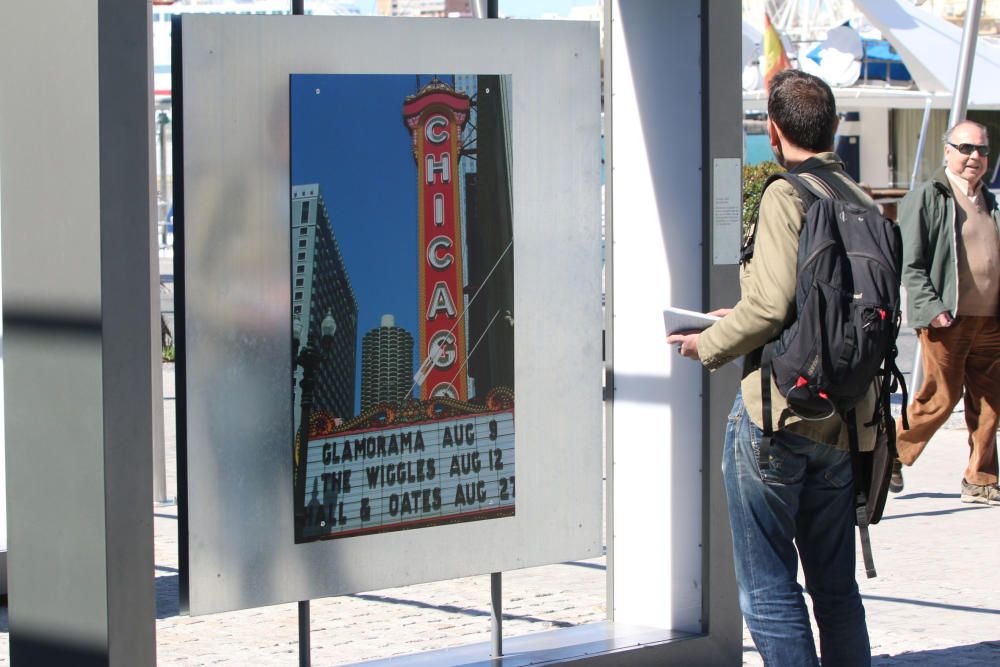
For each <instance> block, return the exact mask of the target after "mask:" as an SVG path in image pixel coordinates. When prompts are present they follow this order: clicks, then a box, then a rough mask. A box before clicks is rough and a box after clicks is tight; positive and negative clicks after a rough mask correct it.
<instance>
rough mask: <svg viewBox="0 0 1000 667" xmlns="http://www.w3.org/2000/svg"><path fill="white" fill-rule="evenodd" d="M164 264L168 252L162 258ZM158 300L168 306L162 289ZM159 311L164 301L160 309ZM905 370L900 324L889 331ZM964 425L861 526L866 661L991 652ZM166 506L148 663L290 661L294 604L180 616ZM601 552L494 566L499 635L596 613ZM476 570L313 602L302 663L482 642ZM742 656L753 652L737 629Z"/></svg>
mask: <svg viewBox="0 0 1000 667" xmlns="http://www.w3.org/2000/svg"><path fill="white" fill-rule="evenodd" d="M167 265H168V266H169V264H167ZM166 284H167V286H168V289H167V290H166V292H165V294H164V306H165V308H166V309H168V310H172V295H171V293H170V292H171V291H170V289H169V287H171V286H172V282H170V281H169V280H168V281H167V283H166ZM169 315H170V316H172V313H169ZM900 347H901V357H900V361H901V364H900V365H901V367H903V368H904V370H906V371H908V369H909V366H910V363H911V361H912V356H913V336H912V334H911V333H906V334H904V336H903V337H902V339H901V341H900ZM163 378H164V395H165V396H164V398H165V401H164V412H165V417H166V425H167V456H168V458H167V470H168V479H167V483H168V487H167V488H168V494H169V495H170V496H171V497H172V496H173V495H174V494H175V493H176V479H175V476H174V470H175V464H174V447H173V443H174V435H175V434H174V431H173V415H174V396H175V394H174V375H173V368H172V365H169V364H168V365H165V366H164V376H163ZM966 447H967V445H966V438H965V433H964V428H963V421H962V415H961V413H960V412H959V413H956V415H955V416H954V417H953V419H952V421H951V422H950V423H949V426H948V428H946V429H944V430H942V431H941V432H940V433H939V434H938V435H937V436H936V437H935V439H934V441H933V442H932V444H931V446H930V447H928V449H927V450H926V451H925V453H924V455H923V457H922V458H921V459H920V461H919V462H918V466H917V467H915V468H910V469H907V470H906V488H905V489H904V490H903V492H902V493H901V494H899V495H897V496H894V497H892V498H891V499H890V501H889V504H888V507H887V510H886V514H885V517H884V519H883V521H882V523H880V524H879V525H878V526H875V527H874V528H873V533H872V536H873V541H874V546H875V558H876V566H877V567H878V570H879V577H878V578H876V579H873V580H866V579H864V578H863V577H864V573H863V571H859V577H860V581H861V590H862V594H863V596H864V600H865V607H866V609H867V613H868V619H869V626H870V631H871V637H872V649H873V654H874V656H875V659H874V661H873V662H874V664H876V665H940V666H942V667H944V666H947V667H954V666H959V667H965V666H973V665H997V664H1000V602H998V595H1000V570H998V567H997V563H996V554H997V553H1000V530H998V528H1000V507H983V506H973V505H965V504H962V503H961V502H959V493H958V487H959V481H960V479H961V475H962V470H963V467H964V465H963V459H964V458H965V452H966V451H967V450H966ZM176 510H177V508H176V505H173V504H167V505H157V506H155V507H154V512H155V532H156V563H155V574H156V592H157V626H156V632H157V650H158V662H159V664H161V665H239V666H241V667H242V666H244V665H248V666H251V665H261V666H280V665H289V666H292V665H297V664H298V646H297V615H296V607H295V605H278V606H273V607H266V608H261V609H251V610H244V611H240V612H234V613H227V614H215V615H211V616H203V617H197V618H191V617H186V616H181V615H179V613H178V599H177V590H178V587H177V577H178V574H177V566H178V564H177V511H176ZM605 574H606V572H605V564H604V559H603V558H600V559H595V560H592V561H582V562H577V563H568V564H562V565H552V566H547V567H540V568H532V569H528V570H522V571H518V572H511V573H507V574H505V575H504V599H505V602H504V634H505V636H516V635H523V634H527V633H532V632H539V631H544V630H551V629H555V628H560V627H567V626H571V625H577V624H582V623H588V622H593V621H600V620H603V619H604V617H605V613H606V609H605ZM489 597H490V591H489V578H488V577H470V578H466V579H458V580H453V581H446V582H439V583H433V584H424V585H419V586H411V587H407V588H397V589H389V590H383V591H374V592H370V593H364V594H359V595H352V596H345V597H339V598H331V599H325V600H316V601H313V603H312V606H311V611H312V629H313V632H312V642H313V651H312V659H313V664H314V665H337V664H345V663H353V662H359V661H363V660H371V659H376V658H387V657H391V656H393V655H398V654H404V653H412V652H417V651H425V650H431V649H436V648H442V647H446V646H459V645H464V644H470V643H477V642H487V641H489V606H488V605H489ZM6 629H7V618H6V609H3V610H2V612H0V631H2V632H0V664H6V663H7V659H6V655H7V634H6ZM743 664H745V665H760V664H762V663H761V660H760V657H759V655H758V654H757V653H756V652H755V651H754V650H753V647H752V642H751V640H750V638H749V635H747V634H746V633H744V660H743Z"/></svg>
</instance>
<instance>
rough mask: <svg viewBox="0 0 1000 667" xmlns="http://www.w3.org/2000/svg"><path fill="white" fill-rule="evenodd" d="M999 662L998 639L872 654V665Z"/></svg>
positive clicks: (973, 666)
mask: <svg viewBox="0 0 1000 667" xmlns="http://www.w3.org/2000/svg"><path fill="white" fill-rule="evenodd" d="M997 664H1000V641H992V642H981V643H979V644H968V645H966V646H952V647H950V648H939V649H929V650H927V651H912V652H911V651H907V652H906V653H900V654H899V655H874V656H872V667H878V666H879V665H893V666H896V665H940V667H954V666H955V665H962V667H980V666H983V667H986V666H988V665H989V666H994V665H997Z"/></svg>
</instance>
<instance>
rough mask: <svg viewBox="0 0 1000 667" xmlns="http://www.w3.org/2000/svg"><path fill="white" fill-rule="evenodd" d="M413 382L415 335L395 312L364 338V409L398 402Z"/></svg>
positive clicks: (405, 394)
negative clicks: (397, 323) (398, 322)
mask: <svg viewBox="0 0 1000 667" xmlns="http://www.w3.org/2000/svg"><path fill="white" fill-rule="evenodd" d="M412 386H413V335H412V334H410V332H409V331H407V330H406V329H403V328H402V327H397V326H396V319H395V318H394V317H393V316H392V315H383V316H382V325H381V326H380V327H378V328H377V329H372V330H371V331H369V332H368V333H366V334H365V337H364V338H363V339H362V340H361V412H364V411H365V410H367V409H368V408H370V407H372V406H373V405H378V404H379V403H398V402H400V401H401V400H403V399H405V398H407V397H408V394H409V392H410V389H411V387H412Z"/></svg>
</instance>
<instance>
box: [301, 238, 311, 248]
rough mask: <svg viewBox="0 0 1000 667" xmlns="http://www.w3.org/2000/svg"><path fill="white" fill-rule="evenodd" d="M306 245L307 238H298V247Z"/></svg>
mask: <svg viewBox="0 0 1000 667" xmlns="http://www.w3.org/2000/svg"><path fill="white" fill-rule="evenodd" d="M307 245H309V241H308V239H299V247H300V248H305V247H306V246H307Z"/></svg>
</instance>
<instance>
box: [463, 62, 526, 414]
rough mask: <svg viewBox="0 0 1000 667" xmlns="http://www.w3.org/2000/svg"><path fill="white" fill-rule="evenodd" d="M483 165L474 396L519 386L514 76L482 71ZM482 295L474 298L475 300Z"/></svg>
mask: <svg viewBox="0 0 1000 667" xmlns="http://www.w3.org/2000/svg"><path fill="white" fill-rule="evenodd" d="M475 85H476V105H475V113H476V116H475V120H474V125H475V132H476V136H475V140H474V142H470V141H468V140H466V144H469V145H470V150H471V151H473V152H474V153H475V155H476V156H477V159H476V161H475V167H474V168H470V169H467V170H464V171H463V172H462V176H463V202H462V203H463V218H464V220H465V222H466V227H467V231H466V233H465V237H464V238H465V243H466V257H467V259H468V263H467V265H468V272H467V275H466V276H465V278H466V287H465V289H466V292H467V298H468V300H469V301H471V304H470V305H469V309H468V313H467V315H466V318H465V321H466V324H467V327H468V340H469V362H468V374H469V377H470V378H471V379H472V380H473V381H472V382H471V383H470V386H471V387H473V388H474V391H470V392H469V393H470V398H472V397H475V398H476V399H479V400H481V399H483V398H485V396H486V394H487V393H488V392H489V390H490V389H492V388H493V387H497V386H504V387H507V388H508V389H514V315H515V313H514V250H513V243H512V239H513V230H512V206H511V179H510V164H511V162H510V160H511V137H510V132H509V127H510V78H509V77H505V76H500V75H479V76H477V77H476V84H475ZM473 297H474V299H473Z"/></svg>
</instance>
